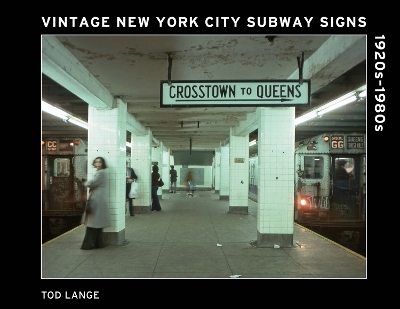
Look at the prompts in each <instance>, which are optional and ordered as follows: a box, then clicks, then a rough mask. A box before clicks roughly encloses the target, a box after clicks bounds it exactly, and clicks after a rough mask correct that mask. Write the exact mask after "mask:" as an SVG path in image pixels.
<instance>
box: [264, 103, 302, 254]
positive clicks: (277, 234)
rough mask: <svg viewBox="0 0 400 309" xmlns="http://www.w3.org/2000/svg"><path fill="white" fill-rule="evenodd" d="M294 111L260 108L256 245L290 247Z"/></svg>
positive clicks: (291, 108)
mask: <svg viewBox="0 0 400 309" xmlns="http://www.w3.org/2000/svg"><path fill="white" fill-rule="evenodd" d="M294 119H295V108H294V107H272V108H267V107H262V108H261V110H260V118H259V123H258V169H259V170H258V186H259V187H258V210H257V244H258V245H259V246H263V247H273V246H274V245H275V244H277V245H279V246H281V247H292V246H293V228H294V227H293V225H294V222H293V220H294V211H293V207H294V206H293V205H294V203H293V202H294V200H293V199H294V140H295V126H294Z"/></svg>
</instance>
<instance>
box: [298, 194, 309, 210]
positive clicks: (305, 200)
mask: <svg viewBox="0 0 400 309" xmlns="http://www.w3.org/2000/svg"><path fill="white" fill-rule="evenodd" d="M300 207H301V208H303V209H304V210H306V209H310V200H309V198H308V197H307V196H302V197H301V198H300Z"/></svg>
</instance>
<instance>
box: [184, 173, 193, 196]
mask: <svg viewBox="0 0 400 309" xmlns="http://www.w3.org/2000/svg"><path fill="white" fill-rule="evenodd" d="M185 184H186V187H187V195H188V196H189V195H191V196H193V192H191V190H190V185H193V172H192V171H191V170H189V171H188V172H187V174H186V177H185Z"/></svg>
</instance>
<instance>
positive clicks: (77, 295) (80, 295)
mask: <svg viewBox="0 0 400 309" xmlns="http://www.w3.org/2000/svg"><path fill="white" fill-rule="evenodd" d="M41 292H42V295H43V299H100V296H99V291H71V292H68V291H65V292H63V293H62V292H60V291H41ZM63 296H64V298H63Z"/></svg>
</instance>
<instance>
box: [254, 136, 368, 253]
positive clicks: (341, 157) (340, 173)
mask: <svg viewBox="0 0 400 309" xmlns="http://www.w3.org/2000/svg"><path fill="white" fill-rule="evenodd" d="M257 165H258V158H257V156H254V157H251V158H249V198H250V199H252V200H255V201H257V192H258V187H257V170H258V169H257ZM293 168H294V172H295V173H294V205H293V206H294V207H293V211H294V221H295V222H297V223H298V224H300V225H302V226H305V227H307V228H309V229H311V230H313V231H315V232H317V233H319V234H322V235H323V236H326V237H328V238H330V239H332V240H334V241H336V242H338V243H339V244H343V245H345V246H346V247H350V248H351V249H354V251H356V252H358V253H361V254H364V255H365V235H366V230H365V227H366V136H365V134H362V133H329V134H320V135H317V136H314V137H312V138H310V139H307V140H303V141H300V142H297V143H296V144H295V153H294V167H293Z"/></svg>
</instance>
